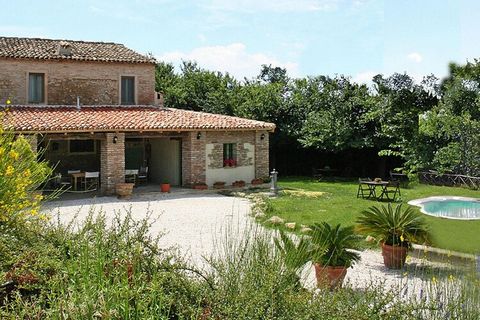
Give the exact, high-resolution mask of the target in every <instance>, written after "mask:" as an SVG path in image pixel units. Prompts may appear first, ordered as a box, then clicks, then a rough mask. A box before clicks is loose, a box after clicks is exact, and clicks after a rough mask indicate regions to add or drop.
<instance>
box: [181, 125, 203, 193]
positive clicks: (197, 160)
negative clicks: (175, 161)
mask: <svg viewBox="0 0 480 320" xmlns="http://www.w3.org/2000/svg"><path fill="white" fill-rule="evenodd" d="M206 135H207V133H206V132H205V131H190V132H185V133H184V135H183V137H182V185H184V186H187V185H191V184H193V183H205V182H206V172H205V170H206V163H207V158H206V155H205V141H206Z"/></svg>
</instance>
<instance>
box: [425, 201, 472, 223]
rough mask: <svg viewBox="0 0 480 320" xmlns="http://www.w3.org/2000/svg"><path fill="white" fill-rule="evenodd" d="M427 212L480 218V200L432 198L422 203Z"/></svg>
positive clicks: (456, 217)
mask: <svg viewBox="0 0 480 320" xmlns="http://www.w3.org/2000/svg"><path fill="white" fill-rule="evenodd" d="M422 207H423V211H424V212H425V213H426V214H429V215H432V216H437V217H444V218H453V219H480V201H475V200H453V199H445V200H430V201H427V202H424V203H422Z"/></svg>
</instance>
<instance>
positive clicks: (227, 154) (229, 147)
mask: <svg viewBox="0 0 480 320" xmlns="http://www.w3.org/2000/svg"><path fill="white" fill-rule="evenodd" d="M236 149H237V145H236V144H235V143H224V144H223V166H224V167H235V166H236V165H237V159H236V158H237V157H236Z"/></svg>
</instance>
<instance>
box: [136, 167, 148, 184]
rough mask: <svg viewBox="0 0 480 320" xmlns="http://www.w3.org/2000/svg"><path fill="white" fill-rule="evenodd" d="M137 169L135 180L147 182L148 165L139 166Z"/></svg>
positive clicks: (139, 182)
mask: <svg viewBox="0 0 480 320" xmlns="http://www.w3.org/2000/svg"><path fill="white" fill-rule="evenodd" d="M137 171H138V175H137V181H138V184H141V183H147V182H148V167H140V170H137Z"/></svg>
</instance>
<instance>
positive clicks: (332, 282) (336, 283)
mask: <svg viewBox="0 0 480 320" xmlns="http://www.w3.org/2000/svg"><path fill="white" fill-rule="evenodd" d="M314 266H315V276H316V277H317V286H318V287H319V288H329V289H335V288H337V287H341V286H342V283H343V280H344V279H345V276H346V275H347V268H346V267H330V266H322V265H321V264H319V263H315V264H314Z"/></svg>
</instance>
